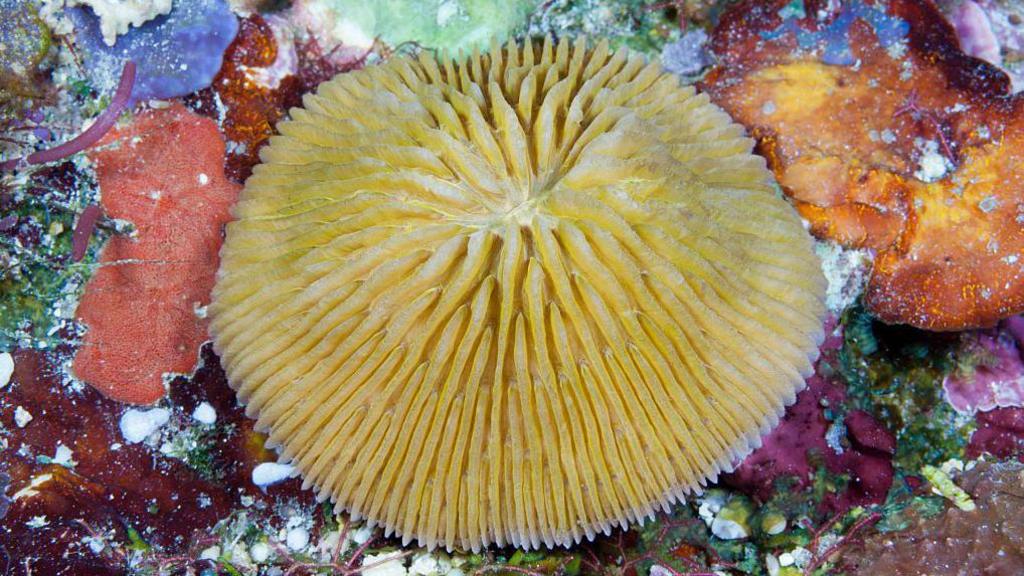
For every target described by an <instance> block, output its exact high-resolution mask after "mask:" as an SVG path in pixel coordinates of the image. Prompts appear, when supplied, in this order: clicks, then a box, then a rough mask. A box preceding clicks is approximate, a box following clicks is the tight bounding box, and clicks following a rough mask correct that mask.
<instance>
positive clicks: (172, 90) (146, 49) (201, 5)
mask: <svg viewBox="0 0 1024 576" xmlns="http://www.w3.org/2000/svg"><path fill="white" fill-rule="evenodd" d="M66 12H67V14H68V16H69V17H70V18H71V21H72V22H73V23H74V25H75V39H76V41H77V44H78V46H79V48H80V52H81V53H82V54H83V56H84V58H85V60H86V64H87V66H88V67H89V68H90V69H93V70H120V69H121V67H122V66H123V65H124V61H126V60H133V61H135V62H136V63H137V64H138V75H137V77H136V81H135V87H134V88H133V89H132V97H133V98H134V99H135V100H145V99H151V98H156V99H167V98H175V97H178V96H184V95H186V94H191V93H192V92H195V91H196V90H201V89H203V88H206V87H207V86H209V85H210V83H211V82H212V81H213V77H214V76H215V75H216V74H217V72H218V71H219V70H220V67H221V63H222V61H223V56H224V51H225V50H226V49H227V47H228V45H229V44H230V43H231V41H232V40H234V38H235V35H236V34H237V33H238V19H237V18H236V17H235V15H234V14H233V13H232V12H231V9H230V7H229V6H228V4H227V2H225V1H224V0H176V1H175V2H174V8H173V9H172V10H171V12H170V13H169V14H167V15H164V16H159V17H157V18H154V19H153V20H150V21H149V22H146V23H145V24H143V25H142V26H139V27H133V28H131V29H129V31H128V32H127V33H126V34H123V35H121V36H119V37H118V38H117V42H116V43H115V44H114V45H113V46H107V45H106V44H105V43H104V42H103V36H102V34H101V32H100V27H99V19H98V18H97V17H96V15H95V14H93V12H92V10H91V9H87V8H79V7H75V8H68V9H67V10H66Z"/></svg>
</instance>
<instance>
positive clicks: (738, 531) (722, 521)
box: [711, 516, 750, 540]
mask: <svg viewBox="0 0 1024 576" xmlns="http://www.w3.org/2000/svg"><path fill="white" fill-rule="evenodd" d="M711 533H712V534H714V535H715V536H718V537H719V538H721V539H722V540H739V539H741V538H746V537H747V536H749V535H750V534H748V533H747V529H746V527H744V526H743V525H742V524H740V523H738V522H734V521H732V520H729V519H728V518H723V517H721V516H716V517H715V519H714V520H712V521H711Z"/></svg>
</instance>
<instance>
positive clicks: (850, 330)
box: [837, 305, 974, 471]
mask: <svg viewBox="0 0 1024 576" xmlns="http://www.w3.org/2000/svg"><path fill="white" fill-rule="evenodd" d="M842 323H843V326H844V329H845V331H844V341H843V348H842V350H840V353H839V362H838V367H837V368H838V370H839V372H840V374H841V375H842V376H843V378H844V380H845V381H846V384H847V394H848V395H849V398H850V400H851V403H850V404H851V406H853V407H856V408H861V409H864V410H867V411H868V412H870V413H871V414H872V415H874V416H875V417H876V418H878V419H879V420H880V421H882V423H883V424H885V426H886V427H887V428H888V429H889V430H891V431H893V433H894V434H896V439H897V443H896V455H895V457H894V459H893V463H894V464H895V465H896V466H897V467H898V468H902V469H904V470H912V471H917V470H919V469H920V468H921V467H922V466H924V465H927V464H941V463H942V462H945V461H946V460H949V459H950V458H962V457H963V455H964V449H965V447H966V446H967V441H968V440H969V439H970V436H971V433H972V432H973V431H974V423H973V419H970V418H966V417H964V416H961V415H960V414H957V412H956V411H955V410H954V409H953V407H952V406H950V405H949V403H947V402H946V401H945V399H944V397H943V391H942V380H943V378H944V377H945V376H946V375H947V374H949V373H950V372H951V371H953V370H954V369H956V356H955V353H956V350H957V346H958V342H959V340H958V338H957V336H956V335H949V334H937V333H930V332H925V331H923V330H917V329H915V328H910V327H906V326H892V325H887V324H883V323H882V322H879V321H877V320H875V319H874V318H872V317H871V315H870V314H868V312H867V311H866V310H865V309H864V308H863V307H862V306H859V305H857V306H854V307H852V308H850V309H848V310H847V311H846V313H844V314H843V318H842Z"/></svg>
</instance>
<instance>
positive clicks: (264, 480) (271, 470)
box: [252, 462, 295, 488]
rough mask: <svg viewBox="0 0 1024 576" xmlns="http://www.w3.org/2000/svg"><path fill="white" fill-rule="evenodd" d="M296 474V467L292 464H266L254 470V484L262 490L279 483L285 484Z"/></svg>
mask: <svg viewBox="0 0 1024 576" xmlns="http://www.w3.org/2000/svg"><path fill="white" fill-rule="evenodd" d="M294 474H295V467H294V466H292V465H290V464H278V463H277V462H264V463H262V464H260V465H258V466H256V467H255V468H253V469H252V483H253V484H255V485H257V486H259V487H260V488H266V487H267V486H271V485H274V484H277V483H278V482H283V481H285V480H287V479H288V478H291V477H292V476H293V475H294Z"/></svg>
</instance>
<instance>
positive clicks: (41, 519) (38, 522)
mask: <svg viewBox="0 0 1024 576" xmlns="http://www.w3.org/2000/svg"><path fill="white" fill-rule="evenodd" d="M49 524H50V521H49V520H47V519H46V515H45V514H43V515H42V516H33V517H31V518H29V519H28V522H25V526H28V527H29V528H43V527H44V526H48V525H49Z"/></svg>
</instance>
